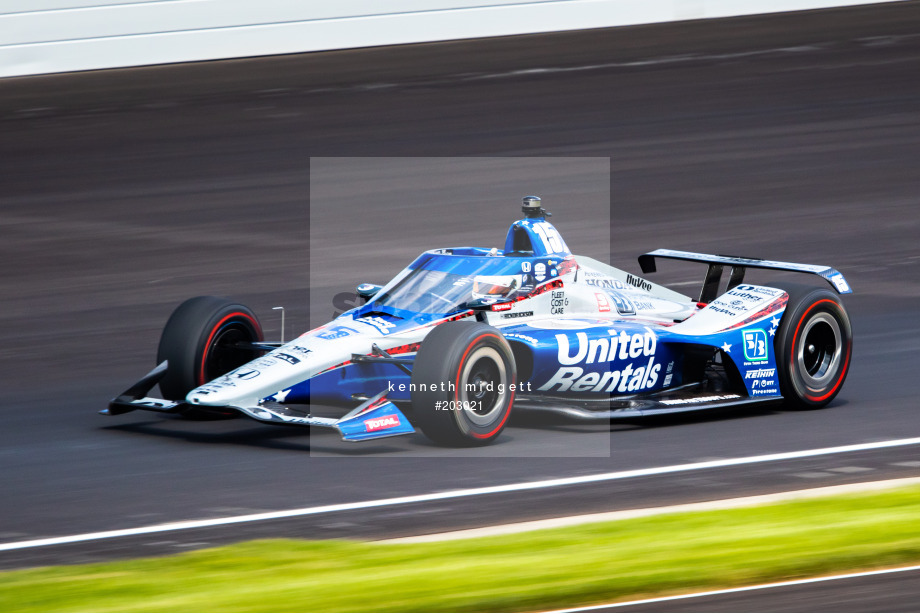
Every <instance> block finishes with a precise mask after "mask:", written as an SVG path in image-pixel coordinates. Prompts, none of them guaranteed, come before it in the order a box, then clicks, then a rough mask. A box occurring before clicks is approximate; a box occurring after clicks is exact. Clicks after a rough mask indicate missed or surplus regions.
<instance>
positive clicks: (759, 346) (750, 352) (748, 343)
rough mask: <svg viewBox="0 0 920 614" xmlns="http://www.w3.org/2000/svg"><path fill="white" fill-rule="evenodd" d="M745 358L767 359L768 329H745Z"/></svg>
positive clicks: (754, 359)
mask: <svg viewBox="0 0 920 614" xmlns="http://www.w3.org/2000/svg"><path fill="white" fill-rule="evenodd" d="M744 358H745V360H753V361H756V360H766V359H767V331H765V330H761V329H759V328H755V329H753V330H746V331H744Z"/></svg>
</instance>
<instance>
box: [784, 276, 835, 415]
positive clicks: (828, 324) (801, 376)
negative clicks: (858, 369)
mask: <svg viewBox="0 0 920 614" xmlns="http://www.w3.org/2000/svg"><path fill="white" fill-rule="evenodd" d="M775 287H777V288H781V289H783V290H785V291H786V292H787V293H788V294H789V302H788V304H787V306H786V313H785V314H784V315H783V321H782V323H781V324H780V326H779V330H778V331H777V333H776V340H775V346H776V357H777V358H776V362H777V367H778V369H779V385H780V391H781V392H782V394H783V398H784V399H785V400H786V402H787V403H788V404H789V405H790V406H791V407H793V408H795V409H819V408H821V407H824V406H825V405H827V404H828V403H830V402H831V401H832V400H833V399H834V397H835V396H837V393H838V392H840V388H841V387H842V386H843V381H844V380H845V379H846V376H847V373H848V371H849V367H850V356H851V355H852V353H853V329H852V327H851V325H850V318H849V316H848V315H847V312H846V310H845V309H844V307H843V304H842V303H841V302H840V298H839V297H838V296H837V295H836V294H834V293H833V292H831V291H829V290H826V289H824V288H816V287H812V286H804V285H800V284H791V283H783V284H775Z"/></svg>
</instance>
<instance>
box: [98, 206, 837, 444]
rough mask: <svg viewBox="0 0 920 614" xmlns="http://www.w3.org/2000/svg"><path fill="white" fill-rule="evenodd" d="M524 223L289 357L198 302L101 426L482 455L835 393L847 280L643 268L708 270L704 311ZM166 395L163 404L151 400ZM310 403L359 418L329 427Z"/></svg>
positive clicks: (730, 261) (537, 214) (395, 290)
mask: <svg viewBox="0 0 920 614" xmlns="http://www.w3.org/2000/svg"><path fill="white" fill-rule="evenodd" d="M522 210H523V213H524V217H523V218H522V219H520V220H518V221H516V222H514V223H513V224H512V225H511V228H510V229H509V230H508V233H507V237H506V239H505V244H504V248H503V249H498V248H491V249H489V248H479V247H454V248H441V249H433V250H429V251H426V252H424V253H423V254H422V255H420V256H419V257H418V258H416V259H415V261H414V262H412V264H410V265H409V266H408V267H406V268H405V269H404V270H403V271H401V272H400V273H399V274H398V275H397V276H396V277H394V278H393V279H392V280H391V281H390V282H389V283H388V284H386V285H385V286H382V287H381V286H377V285H373V284H368V283H365V284H361V285H359V286H358V287H357V293H358V295H360V296H361V297H363V298H364V299H365V300H366V302H365V304H363V305H362V306H360V307H358V308H356V309H352V310H351V311H348V312H346V313H344V314H342V315H341V316H339V317H337V318H336V319H334V320H333V321H332V322H329V323H328V324H326V325H324V326H320V327H319V328H316V329H314V330H311V331H309V332H306V333H304V334H303V335H301V336H300V337H297V338H296V339H294V340H293V341H290V342H288V343H282V342H266V341H264V340H263V335H262V328H261V326H260V324H259V321H258V319H257V318H256V316H255V315H254V314H253V313H252V312H251V311H250V310H249V309H248V308H246V307H245V306H243V305H239V304H237V303H234V302H232V301H229V300H226V299H221V298H217V297H211V296H205V297H196V298H192V299H189V300H188V301H186V302H184V303H182V304H181V305H180V306H179V307H178V308H177V309H176V310H175V311H174V312H173V314H172V316H171V317H170V318H169V321H168V322H167V324H166V327H165V328H164V330H163V333H162V336H161V338H160V344H159V349H158V352H157V363H158V365H157V367H156V368H155V369H154V370H153V371H151V372H150V373H149V374H147V375H146V376H145V377H144V378H142V379H141V380H140V381H139V382H137V383H136V384H135V385H134V386H132V387H131V388H129V389H128V390H126V391H125V392H124V393H123V394H121V395H120V396H118V397H117V398H115V399H113V400H112V401H111V402H110V404H109V406H108V409H106V410H103V413H105V414H107V415H117V414H122V413H125V412H128V411H132V410H135V409H147V410H154V411H160V412H167V413H178V414H183V415H187V416H191V415H236V414H239V415H243V416H247V417H249V418H252V419H254V420H258V421H259V422H264V423H269V424H285V425H302V426H317V427H329V428H334V429H338V431H339V432H340V433H341V434H342V437H343V438H344V439H345V440H346V441H364V440H370V439H378V438H382V437H390V436H394V435H404V434H408V433H413V432H415V427H418V428H420V429H421V430H422V432H423V433H424V434H425V435H427V436H428V437H429V438H431V439H432V440H434V441H436V442H438V443H441V444H445V445H478V444H485V443H489V442H492V441H494V440H495V439H496V438H497V437H498V436H499V434H500V433H501V432H502V429H503V428H504V427H505V425H506V424H507V421H508V416H509V415H510V412H511V410H512V407H513V408H516V409H517V410H543V411H552V412H557V413H561V414H564V415H567V416H570V417H572V418H576V419H636V418H642V417H646V416H654V415H658V414H668V413H674V412H685V411H691V410H701V409H709V408H717V407H727V406H745V405H752V404H758V403H775V402H779V401H785V402H786V404H787V405H789V406H792V407H797V408H817V407H823V406H824V405H826V404H827V403H829V402H830V401H831V400H832V399H833V398H834V397H835V396H836V395H837V393H838V392H839V391H840V388H841V386H842V385H843V382H844V379H845V378H846V375H847V371H848V369H849V366H850V356H851V351H852V347H853V335H852V329H851V326H850V320H849V317H848V316H847V312H846V310H845V309H844V306H843V304H842V303H841V301H840V298H839V296H838V295H839V294H847V293H850V291H851V290H850V287H849V286H848V285H847V282H846V280H845V279H844V277H843V275H841V274H840V273H839V272H837V271H836V270H834V269H832V268H830V267H825V266H815V265H804V264H793V263H786V262H774V261H768V260H759V259H752V258H737V257H730V256H713V255H706V254H697V253H690V252H680V251H672V250H656V251H653V252H650V253H647V254H644V255H642V256H640V257H639V264H640V266H641V268H642V271H643V272H644V273H650V272H654V271H655V268H656V260H659V259H668V258H670V259H679V260H689V261H695V262H701V263H706V264H707V265H708V271H707V273H706V275H705V278H704V280H703V283H702V288H701V290H700V293H699V295H698V296H697V298H696V299H692V298H690V297H687V296H683V295H681V294H678V293H676V292H674V291H672V290H669V289H667V288H665V287H663V286H660V285H657V284H654V283H652V282H650V281H648V280H646V279H644V278H643V277H639V276H637V275H632V274H630V273H626V272H625V271H621V270H619V269H615V268H613V267H610V266H608V265H606V264H603V263H601V262H599V261H597V260H593V259H591V258H586V257H582V256H575V255H573V254H572V253H571V252H570V251H569V248H568V246H567V245H566V243H565V241H564V240H563V239H562V237H561V236H560V234H559V232H558V231H557V230H556V228H555V227H554V226H553V225H552V224H550V223H549V222H548V221H547V220H546V217H547V216H548V215H549V214H548V213H547V212H546V211H545V210H544V209H543V207H542V204H541V202H540V199H539V198H538V197H534V196H530V197H526V198H525V199H524V205H523V207H522ZM725 268H728V269H729V275H728V281H727V283H725V284H724V285H725V290H724V291H723V292H720V290H719V288H720V281H721V280H722V277H723V275H722V273H723V270H724V269H725ZM751 268H758V269H776V270H782V271H796V272H801V273H809V274H815V275H818V276H821V277H823V278H824V279H825V280H826V281H827V282H828V283H829V285H830V288H831V289H828V288H827V287H826V286H825V285H824V284H821V285H820V286H814V285H799V284H790V283H775V284H770V285H754V284H750V283H745V281H744V275H745V271H746V270H747V269H751ZM832 290H833V291H832ZM157 383H158V384H159V386H160V390H161V392H162V396H163V397H164V398H151V397H149V396H147V395H148V394H149V392H150V390H151V389H152V388H153V386H154V385H156V384H157ZM311 403H312V404H322V405H334V406H344V407H351V408H352V409H351V410H350V411H348V412H347V413H345V414H344V415H343V416H342V417H341V418H328V417H321V416H316V415H313V414H311V412H310V404H311ZM404 410H405V411H406V413H404ZM407 413H408V414H409V415H410V416H411V421H410V420H409V419H408V418H407V415H406V414H407Z"/></svg>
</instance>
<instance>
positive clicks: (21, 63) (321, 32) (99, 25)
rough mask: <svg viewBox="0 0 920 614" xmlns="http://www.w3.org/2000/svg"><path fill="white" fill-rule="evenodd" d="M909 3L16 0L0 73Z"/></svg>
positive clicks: (2, 33)
mask: <svg viewBox="0 0 920 614" xmlns="http://www.w3.org/2000/svg"><path fill="white" fill-rule="evenodd" d="M891 1H898V0H543V1H534V0H478V1H477V0H385V1H384V0H337V1H336V2H319V1H304V2H297V1H292V0H260V1H259V2H252V0H132V1H126V0H4V1H3V2H2V3H0V77H11V76H21V75H35V74H44V73H55V72H70V71H81V70H96V69H104V68H117V67H127V66H143V65H150V64H168V63H174V62H195V61H202V60H217V59H225V58H240V57H251V56H264V55H277V54H287V53H303V52H308V51H322V50H330V49H348V48H356V47H374V46H380V45H400V44H406V43H421V42H432V41H444V40H455V39H466V38H482V37H492V36H509V35H516V34H530V33H541V32H556V31H565V30H579V29H588V28H606V27H614V26H626V25H636V24H644V23H659V22H665V21H679V20H687V19H709V18H718V17H729V16H738V15H752V14H758V13H771V12H782V11H793V10H807V9H819V8H830V7H840V6H851V5H859V4H873V3H876V2H891Z"/></svg>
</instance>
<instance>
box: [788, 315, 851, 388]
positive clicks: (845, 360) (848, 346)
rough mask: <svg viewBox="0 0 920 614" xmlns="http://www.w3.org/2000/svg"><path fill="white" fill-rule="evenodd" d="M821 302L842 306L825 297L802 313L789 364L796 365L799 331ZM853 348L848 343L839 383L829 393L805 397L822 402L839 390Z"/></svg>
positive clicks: (793, 340) (793, 338)
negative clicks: (796, 346)
mask: <svg viewBox="0 0 920 614" xmlns="http://www.w3.org/2000/svg"><path fill="white" fill-rule="evenodd" d="M821 303H830V304H831V305H833V306H834V307H837V308H839V307H840V306H839V305H838V304H837V303H836V302H834V301H832V300H831V299H829V298H823V299H821V300H820V301H818V302H817V303H814V304H812V305H811V307H809V308H808V309H807V310H806V311H805V313H804V314H802V317H801V318H800V319H799V323H798V324H797V325H796V327H795V333H793V335H792V348H791V350H790V354H789V364H790V365H794V364H795V341H796V339H798V336H799V331H800V330H801V329H802V324H803V323H804V322H805V320H806V319H807V318H808V314H810V313H811V312H812V311H814V309H815V307H817V306H818V305H820V304H821ZM840 332H841V335H843V331H842V330H841V331H840ZM841 341H843V339H841ZM851 349H852V344H848V345H847V348H846V358H845V359H844V362H843V368H842V369H840V377H838V378H837V383H836V384H834V387H833V388H831V389H830V391H829V392H828V393H827V394H823V395H821V396H820V397H812V396H809V395H808V394H806V395H805V397H806V398H807V399H808V400H809V401H815V402H821V401H823V400H824V399H826V398H828V397H830V396H831V395H833V394H834V392H836V391H837V388H839V387H840V384H841V383H842V382H843V376H844V375H846V372H847V365H849V364H850V350H851Z"/></svg>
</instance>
